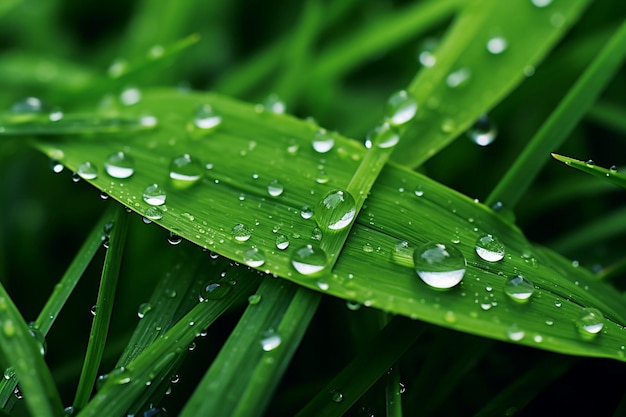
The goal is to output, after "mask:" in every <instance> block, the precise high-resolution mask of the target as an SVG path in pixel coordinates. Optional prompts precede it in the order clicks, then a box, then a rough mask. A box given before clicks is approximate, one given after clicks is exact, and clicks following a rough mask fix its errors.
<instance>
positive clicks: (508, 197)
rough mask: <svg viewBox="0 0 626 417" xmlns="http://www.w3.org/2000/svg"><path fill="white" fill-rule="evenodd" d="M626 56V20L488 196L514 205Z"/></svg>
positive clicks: (491, 202) (490, 202) (494, 200)
mask: <svg viewBox="0 0 626 417" xmlns="http://www.w3.org/2000/svg"><path fill="white" fill-rule="evenodd" d="M624 57H626V23H624V24H622V25H621V27H620V28H619V29H618V30H617V32H616V33H615V34H614V35H613V37H612V38H611V39H610V41H609V42H608V43H607V45H606V46H605V47H604V48H603V49H602V50H601V51H600V53H599V54H598V56H597V57H596V59H594V60H593V62H592V63H591V64H590V65H589V67H588V68H587V69H586V70H585V72H584V73H583V74H582V75H581V76H580V78H579V79H578V80H577V81H576V84H575V85H574V86H573V87H572V89H571V90H570V91H569V92H568V94H567V96H565V98H564V99H563V100H562V101H561V103H560V104H559V106H558V107H557V108H556V109H555V110H554V112H553V113H552V114H551V115H550V117H549V118H548V120H547V121H546V122H545V123H544V124H543V125H542V126H541V128H540V129H539V131H538V132H537V133H536V134H535V136H534V137H533V139H532V140H531V142H530V143H529V144H528V146H526V148H524V151H523V152H522V154H521V155H520V156H519V158H518V159H517V160H516V161H515V163H514V164H513V166H512V167H511V169H509V170H508V171H507V173H506V174H505V175H504V177H503V178H502V180H500V182H499V183H498V185H497V186H496V187H495V188H494V190H493V191H492V192H491V194H490V195H489V197H488V198H487V204H488V205H491V204H494V203H496V202H501V203H502V204H503V205H504V206H506V207H509V208H513V207H515V205H516V204H517V202H518V201H519V200H520V198H521V197H522V195H524V193H525V192H526V189H527V188H528V186H529V185H530V183H531V182H532V181H533V180H534V178H535V176H536V175H537V174H538V173H539V171H540V170H541V168H542V167H543V165H544V164H545V162H546V161H547V158H548V155H549V154H550V152H552V151H554V150H555V149H556V148H558V147H559V146H560V145H561V143H563V141H564V140H565V139H566V138H567V136H568V135H569V134H570V133H571V132H572V130H573V129H574V127H576V125H577V124H578V122H579V121H580V119H581V118H582V117H583V116H584V115H585V112H586V111H587V109H589V108H590V107H591V105H592V104H593V103H594V101H595V100H596V98H597V97H598V95H599V94H600V93H601V92H602V90H604V88H605V87H606V85H607V84H608V83H609V81H611V79H612V78H613V76H614V75H615V73H616V72H617V70H619V68H620V66H621V63H622V61H623V60H624Z"/></svg>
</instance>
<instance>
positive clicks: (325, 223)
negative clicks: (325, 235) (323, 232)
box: [315, 190, 356, 230]
mask: <svg viewBox="0 0 626 417" xmlns="http://www.w3.org/2000/svg"><path fill="white" fill-rule="evenodd" d="M355 215H356V202H355V201H354V197H352V195H351V194H350V193H349V192H347V191H343V190H333V191H330V192H328V193H327V194H326V195H325V196H324V197H322V198H321V199H320V201H319V203H318V204H317V208H316V215H315V219H316V220H317V224H318V225H319V226H320V227H321V228H323V229H330V230H342V229H345V228H346V227H348V226H349V225H350V224H351V223H352V221H353V220H354V217H355Z"/></svg>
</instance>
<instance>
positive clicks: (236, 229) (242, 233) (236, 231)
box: [230, 223, 252, 242]
mask: <svg viewBox="0 0 626 417" xmlns="http://www.w3.org/2000/svg"><path fill="white" fill-rule="evenodd" d="M230 234H231V235H232V236H233V237H234V238H235V240H236V241H237V242H245V241H247V240H248V239H250V236H252V232H251V231H250V229H249V228H248V226H246V225H245V224H242V223H238V224H236V225H234V226H233V228H232V230H231V231H230Z"/></svg>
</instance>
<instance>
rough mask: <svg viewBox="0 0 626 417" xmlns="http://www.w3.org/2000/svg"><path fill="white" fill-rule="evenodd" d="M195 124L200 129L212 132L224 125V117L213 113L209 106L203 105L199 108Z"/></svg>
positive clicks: (194, 118)
mask: <svg viewBox="0 0 626 417" xmlns="http://www.w3.org/2000/svg"><path fill="white" fill-rule="evenodd" d="M193 123H194V124H195V125H196V127H198V128H199V129H203V130H210V129H214V128H216V127H217V126H219V124H220V123H222V117H221V116H220V115H219V114H217V113H215V112H214V111H213V108H211V106H210V105H208V104H203V105H202V106H200V107H198V109H197V110H196V113H195V115H194V117H193Z"/></svg>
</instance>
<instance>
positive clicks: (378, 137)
mask: <svg viewBox="0 0 626 417" xmlns="http://www.w3.org/2000/svg"><path fill="white" fill-rule="evenodd" d="M399 141H400V134H399V133H398V132H397V131H396V130H395V129H394V128H393V127H392V126H391V125H390V124H389V123H387V122H385V123H383V124H382V125H380V126H376V127H375V128H374V129H373V130H372V131H371V132H370V133H368V135H367V138H366V139H365V147H366V148H368V149H369V148H371V147H372V146H377V147H379V148H392V147H394V146H396V144H397V143H398V142H399Z"/></svg>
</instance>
